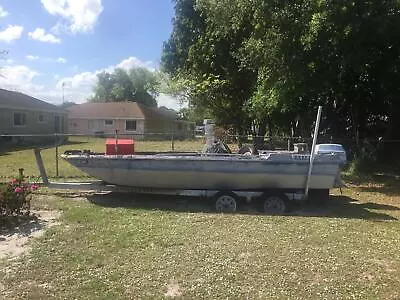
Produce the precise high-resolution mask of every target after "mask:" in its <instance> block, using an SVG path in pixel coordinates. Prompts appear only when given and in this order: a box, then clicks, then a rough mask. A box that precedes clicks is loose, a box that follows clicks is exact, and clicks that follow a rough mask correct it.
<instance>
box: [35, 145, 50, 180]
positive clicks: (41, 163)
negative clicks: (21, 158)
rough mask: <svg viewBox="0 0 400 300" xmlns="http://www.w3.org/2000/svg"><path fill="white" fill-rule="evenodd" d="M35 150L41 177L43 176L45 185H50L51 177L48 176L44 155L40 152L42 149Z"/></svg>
mask: <svg viewBox="0 0 400 300" xmlns="http://www.w3.org/2000/svg"><path fill="white" fill-rule="evenodd" d="M33 151H34V153H35V158H36V163H37V166H38V169H39V173H40V177H42V180H43V183H44V184H45V185H48V184H49V178H48V177H47V174H46V169H45V168H44V164H43V159H42V155H41V154H40V149H37V148H36V149H34V150H33Z"/></svg>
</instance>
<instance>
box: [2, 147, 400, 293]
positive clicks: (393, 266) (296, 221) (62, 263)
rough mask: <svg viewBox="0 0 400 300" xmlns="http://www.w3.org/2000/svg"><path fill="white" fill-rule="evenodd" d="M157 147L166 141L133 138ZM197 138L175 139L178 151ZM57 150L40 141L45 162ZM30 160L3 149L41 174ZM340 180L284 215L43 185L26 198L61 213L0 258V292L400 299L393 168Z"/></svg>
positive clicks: (10, 164)
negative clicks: (12, 254)
mask: <svg viewBox="0 0 400 300" xmlns="http://www.w3.org/2000/svg"><path fill="white" fill-rule="evenodd" d="M184 145H186V146H184ZM72 146H73V147H71V145H69V146H65V147H64V146H63V147H62V149H67V148H68V149H71V148H82V149H83V148H85V149H87V148H91V149H92V150H95V151H100V150H103V142H102V141H101V140H90V141H88V143H84V144H75V145H72ZM82 146H83V147H82ZM88 146H89V147H88ZM201 146H202V144H201V142H199V148H198V149H200V148H201ZM154 147H158V148H157V149H158V150H170V142H165V143H164V142H162V143H160V142H154V144H152V142H140V143H138V144H137V150H138V151H151V150H157V149H154ZM185 147H186V148H185ZM193 148H194V144H193V143H189V142H182V146H181V148H178V151H183V150H195V149H193ZM62 151H63V150H62ZM53 156H54V150H46V151H44V157H45V159H46V157H47V159H46V161H47V163H48V164H50V162H49V160H50V158H52V157H53ZM32 158H33V154H32V151H31V150H23V151H18V152H13V153H8V154H5V155H1V156H0V164H1V165H2V166H4V165H5V166H6V168H5V169H4V168H1V172H2V175H3V176H9V175H10V174H11V173H13V172H14V171H16V172H18V171H17V169H18V167H24V168H25V169H26V173H27V174H30V173H31V172H32V174H37V173H35V172H36V169H35V165H34V163H33V162H31V161H30V160H31V159H32ZM24 159H25V160H24ZM19 164H22V165H19ZM15 168H16V169H15ZM48 168H51V166H48ZM60 169H61V168H60ZM62 170H63V172H66V174H76V171H75V170H73V169H70V170H69V169H68V168H67V167H66V166H64V165H63V167H62ZM68 170H69V171H68ZM67 172H70V173H67ZM65 176H66V175H65ZM347 183H348V185H349V187H348V188H346V189H344V190H343V195H341V194H340V191H339V190H334V191H333V193H332V196H331V197H330V200H329V201H328V202H327V203H326V204H324V205H318V206H311V205H308V206H305V207H303V208H302V209H300V210H296V211H294V212H293V213H292V214H291V215H285V216H264V215H260V214H257V213H255V212H253V211H252V210H244V211H242V213H237V214H233V215H218V214H214V213H212V212H211V211H210V209H209V208H208V206H207V205H206V204H205V203H204V201H203V200H201V199H196V198H195V199H189V198H182V197H160V196H158V197H156V196H143V195H134V194H110V195H93V194H79V193H73V192H57V191H50V190H46V189H42V190H41V191H40V193H39V194H36V195H35V197H34V201H33V206H34V208H35V209H39V210H60V211H61V212H62V214H61V217H60V220H59V222H58V224H57V225H55V226H53V227H51V228H49V229H47V231H46V233H45V234H44V236H42V237H40V238H35V239H33V240H31V242H30V246H31V248H32V250H31V251H30V252H29V253H28V254H26V255H24V256H22V257H19V258H16V259H13V260H7V259H3V260H2V261H1V260H0V298H1V297H3V298H4V299H143V298H144V299H161V298H167V297H168V295H174V294H175V295H178V296H180V297H182V298H185V299H201V298H203V299H204V298H207V299H215V298H218V299H220V298H223V299H244V298H249V299H255V298H258V299H399V298H400V292H399V291H400V235H399V232H400V222H399V219H400V184H399V183H400V182H399V178H397V177H384V176H379V177H374V178H368V179H362V180H361V179H360V178H350V177H348V178H347ZM0 233H1V234H7V231H5V230H2V231H0ZM0 239H1V236H0Z"/></svg>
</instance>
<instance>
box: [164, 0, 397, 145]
mask: <svg viewBox="0 0 400 300" xmlns="http://www.w3.org/2000/svg"><path fill="white" fill-rule="evenodd" d="M175 11H176V17H175V20H174V27H173V33H172V35H171V38H170V39H169V41H168V42H166V43H165V45H164V52H163V53H164V55H163V60H162V66H163V67H164V69H165V70H166V71H167V72H168V73H169V74H171V75H172V76H174V78H176V79H178V80H181V81H183V82H185V83H186V86H187V90H188V92H189V94H190V95H191V96H192V97H193V104H194V105H195V106H203V107H206V108H209V109H210V111H211V112H212V114H213V115H214V116H215V117H216V118H217V119H218V120H219V122H221V123H230V124H235V122H236V124H235V127H237V128H238V127H240V126H249V125H250V124H251V123H253V125H256V126H255V127H257V128H258V129H259V134H261V135H262V134H263V133H264V132H265V129H266V128H269V129H270V130H271V128H274V127H277V128H279V130H280V131H281V132H285V133H289V134H293V135H302V136H309V135H310V134H311V128H312V125H313V121H314V118H315V116H314V115H315V111H316V109H317V106H318V105H323V107H324V110H325V111H324V119H323V122H322V127H321V130H322V131H323V132H324V133H325V134H326V135H331V136H334V137H336V138H337V137H343V138H354V139H355V140H356V141H357V142H356V143H357V144H358V145H359V144H360V142H359V141H361V140H362V139H363V138H365V137H376V135H377V134H379V135H381V136H384V137H387V138H396V139H397V138H400V101H398V98H399V97H400V86H399V85H398V82H399V79H400V78H399V77H400V31H398V30H396V28H399V26H400V4H399V2H398V1H395V0H382V1H358V2H357V1H356V2H354V1H353V2H349V1H344V0H339V1H324V0H322V1H321V0H298V1H278V0H218V1H216V0H197V1H194V0H176V1H175ZM237 120H240V121H237Z"/></svg>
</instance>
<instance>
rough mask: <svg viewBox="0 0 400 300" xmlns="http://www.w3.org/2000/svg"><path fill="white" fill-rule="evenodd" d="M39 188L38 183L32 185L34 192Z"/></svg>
mask: <svg viewBox="0 0 400 300" xmlns="http://www.w3.org/2000/svg"><path fill="white" fill-rule="evenodd" d="M38 188H39V186H37V185H36V184H33V185H31V191H32V192H34V191H36V190H37V189H38Z"/></svg>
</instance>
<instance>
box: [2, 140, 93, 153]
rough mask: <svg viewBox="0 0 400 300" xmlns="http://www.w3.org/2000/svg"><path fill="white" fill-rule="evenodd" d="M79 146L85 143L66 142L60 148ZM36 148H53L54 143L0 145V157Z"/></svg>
mask: <svg viewBox="0 0 400 300" xmlns="http://www.w3.org/2000/svg"><path fill="white" fill-rule="evenodd" d="M80 144H86V142H81V141H66V142H64V143H62V144H61V145H60V146H70V145H71V146H73V145H80ZM37 147H40V148H43V149H48V148H54V147H55V143H50V142H44V143H30V144H26V145H15V144H10V145H7V144H6V145H1V146H0V156H5V155H10V153H11V152H15V151H23V150H30V149H34V148H37Z"/></svg>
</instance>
